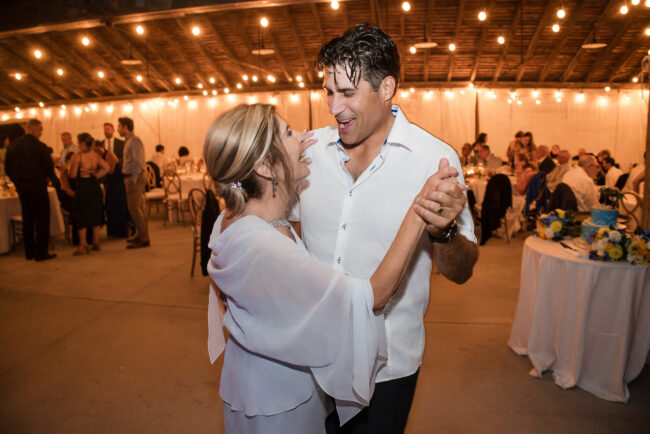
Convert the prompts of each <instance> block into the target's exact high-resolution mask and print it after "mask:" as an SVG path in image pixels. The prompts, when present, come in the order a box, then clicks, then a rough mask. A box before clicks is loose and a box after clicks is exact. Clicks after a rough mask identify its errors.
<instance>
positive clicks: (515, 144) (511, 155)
mask: <svg viewBox="0 0 650 434" xmlns="http://www.w3.org/2000/svg"><path fill="white" fill-rule="evenodd" d="M522 137H524V132H523V131H517V132H516V133H515V138H514V139H512V140H511V141H510V143H508V150H507V151H506V156H507V158H508V164H512V163H513V162H514V160H515V155H516V154H517V153H518V152H521V138H522Z"/></svg>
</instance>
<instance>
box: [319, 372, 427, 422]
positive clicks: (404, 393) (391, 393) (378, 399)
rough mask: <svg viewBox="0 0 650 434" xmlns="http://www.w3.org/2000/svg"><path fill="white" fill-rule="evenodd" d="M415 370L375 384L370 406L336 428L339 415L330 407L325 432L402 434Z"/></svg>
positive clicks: (411, 398)
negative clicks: (412, 372)
mask: <svg viewBox="0 0 650 434" xmlns="http://www.w3.org/2000/svg"><path fill="white" fill-rule="evenodd" d="M419 373H420V370H418V371H417V372H416V373H415V374H413V375H409V376H408V377H404V378H398V379H396V380H390V381H384V382H382V383H377V384H376V385H375V393H374V394H373V395H372V399H371V400H370V405H369V406H368V407H366V408H364V409H363V410H361V411H360V412H359V413H358V414H357V415H356V416H355V417H353V418H352V419H350V420H349V421H348V422H347V423H346V424H345V425H343V426H342V427H339V416H338V414H337V413H336V410H334V411H333V412H332V413H330V415H329V416H328V417H327V420H326V421H325V429H326V431H327V434H401V433H403V432H404V429H405V428H406V422H407V420H408V416H409V411H410V410H411V403H412V402H413V395H414V394H415V385H416V383H417V381H418V374H419Z"/></svg>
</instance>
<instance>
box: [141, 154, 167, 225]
mask: <svg viewBox="0 0 650 434" xmlns="http://www.w3.org/2000/svg"><path fill="white" fill-rule="evenodd" d="M145 174H146V176H147V186H148V187H149V188H148V190H149V191H146V192H145V193H144V198H145V200H146V201H147V216H150V215H151V205H153V204H154V203H155V204H156V214H158V206H159V205H161V204H162V203H163V201H164V200H165V190H164V189H162V188H158V187H156V172H155V171H154V169H153V167H151V166H150V165H149V164H147V165H146V166H145Z"/></svg>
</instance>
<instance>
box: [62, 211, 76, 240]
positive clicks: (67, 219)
mask: <svg viewBox="0 0 650 434" xmlns="http://www.w3.org/2000/svg"><path fill="white" fill-rule="evenodd" d="M61 215H62V216H63V226H64V236H65V241H66V242H67V243H68V244H72V232H73V231H74V224H73V221H72V216H71V215H70V213H69V212H68V211H66V210H64V209H63V208H61Z"/></svg>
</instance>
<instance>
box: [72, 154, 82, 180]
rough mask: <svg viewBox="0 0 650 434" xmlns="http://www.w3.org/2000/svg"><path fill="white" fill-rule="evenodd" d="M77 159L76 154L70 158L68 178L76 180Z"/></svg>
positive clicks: (77, 171)
mask: <svg viewBox="0 0 650 434" xmlns="http://www.w3.org/2000/svg"><path fill="white" fill-rule="evenodd" d="M79 158H80V157H79V154H78V153H76V154H74V155H73V156H72V157H71V158H70V178H76V177H77V175H78V174H79Z"/></svg>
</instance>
